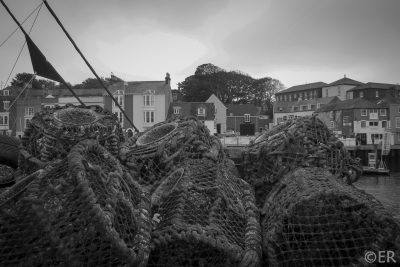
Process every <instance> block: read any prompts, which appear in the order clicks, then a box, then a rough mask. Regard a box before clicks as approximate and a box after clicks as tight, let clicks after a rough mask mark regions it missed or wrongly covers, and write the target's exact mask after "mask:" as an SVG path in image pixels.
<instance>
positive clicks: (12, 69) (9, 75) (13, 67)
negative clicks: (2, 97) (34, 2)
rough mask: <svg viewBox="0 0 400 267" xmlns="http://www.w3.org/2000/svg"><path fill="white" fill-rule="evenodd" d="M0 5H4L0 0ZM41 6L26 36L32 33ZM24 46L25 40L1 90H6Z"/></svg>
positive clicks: (40, 7)
mask: <svg viewBox="0 0 400 267" xmlns="http://www.w3.org/2000/svg"><path fill="white" fill-rule="evenodd" d="M1 3H2V4H3V5H5V4H4V2H3V1H2V0H1ZM42 6H43V3H41V4H40V6H39V10H38V12H37V13H36V16H35V19H34V21H33V23H32V25H31V28H30V29H29V32H28V34H30V33H31V31H32V29H33V26H34V25H35V23H36V20H37V18H38V16H39V13H40V10H41V9H42ZM25 44H26V40H25V42H24V44H23V45H22V47H21V50H20V51H19V54H18V56H17V59H16V60H15V62H14V65H13V66H12V68H11V71H10V73H9V74H8V77H7V80H6V83H5V84H4V87H3V88H1V89H4V88H6V86H7V83H8V81H9V80H10V77H11V74H12V73H13V72H14V69H15V66H16V65H17V63H18V60H19V58H20V57H21V54H22V51H23V50H24V48H25Z"/></svg>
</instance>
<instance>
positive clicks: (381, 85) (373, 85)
mask: <svg viewBox="0 0 400 267" xmlns="http://www.w3.org/2000/svg"><path fill="white" fill-rule="evenodd" d="M371 88H372V89H386V90H389V89H398V90H400V85H398V84H390V83H373V82H368V83H366V84H362V85H359V86H357V87H354V88H351V89H350V90H349V91H348V92H350V91H356V90H361V89H371Z"/></svg>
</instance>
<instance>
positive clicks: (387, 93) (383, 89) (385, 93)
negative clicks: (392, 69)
mask: <svg viewBox="0 0 400 267" xmlns="http://www.w3.org/2000/svg"><path fill="white" fill-rule="evenodd" d="M385 97H391V98H398V97H400V85H398V84H390V83H374V82H368V83H366V84H362V85H359V86H356V87H354V88H352V89H350V90H348V99H353V98H365V99H367V100H371V101H374V100H377V99H381V98H385Z"/></svg>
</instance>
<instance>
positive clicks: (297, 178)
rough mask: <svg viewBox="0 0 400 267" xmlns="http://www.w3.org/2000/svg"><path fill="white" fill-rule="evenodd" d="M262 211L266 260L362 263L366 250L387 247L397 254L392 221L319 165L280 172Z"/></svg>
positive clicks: (399, 228)
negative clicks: (282, 173) (279, 176)
mask: <svg viewBox="0 0 400 267" xmlns="http://www.w3.org/2000/svg"><path fill="white" fill-rule="evenodd" d="M262 212H263V214H265V217H264V219H263V221H262V223H261V224H262V226H261V227H262V230H263V252H264V255H263V256H264V261H265V264H268V265H269V266H355V265H357V266H358V265H359V266H365V265H367V262H366V261H365V260H364V256H365V253H366V251H371V252H374V253H376V255H379V254H378V253H379V251H392V252H393V253H394V255H395V257H394V258H393V259H394V260H395V261H396V262H399V260H400V257H399V256H400V225H399V224H398V222H396V221H395V220H394V219H393V217H392V216H390V215H389V214H387V213H386V212H385V210H384V208H383V206H382V205H381V204H380V203H379V202H378V201H377V200H375V199H374V198H373V197H371V196H370V195H368V194H366V193H365V192H363V191H360V190H358V189H356V188H355V187H353V186H350V185H346V184H344V183H342V182H340V181H338V180H337V179H336V177H335V176H334V175H332V174H331V173H330V172H328V171H326V170H324V169H321V168H316V167H308V168H299V169H297V170H295V171H293V172H290V173H288V174H286V175H285V176H284V177H283V178H282V179H281V180H280V181H279V183H278V184H277V185H276V186H275V188H274V189H273V190H272V191H271V193H270V195H269V197H268V199H267V201H266V203H265V205H264V207H263V210H262ZM392 263H393V262H392Z"/></svg>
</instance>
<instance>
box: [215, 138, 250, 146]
mask: <svg viewBox="0 0 400 267" xmlns="http://www.w3.org/2000/svg"><path fill="white" fill-rule="evenodd" d="M254 139H255V136H229V137H226V136H224V137H222V138H220V140H221V143H222V145H223V146H246V145H248V144H250V141H252V140H254Z"/></svg>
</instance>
